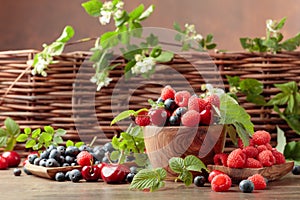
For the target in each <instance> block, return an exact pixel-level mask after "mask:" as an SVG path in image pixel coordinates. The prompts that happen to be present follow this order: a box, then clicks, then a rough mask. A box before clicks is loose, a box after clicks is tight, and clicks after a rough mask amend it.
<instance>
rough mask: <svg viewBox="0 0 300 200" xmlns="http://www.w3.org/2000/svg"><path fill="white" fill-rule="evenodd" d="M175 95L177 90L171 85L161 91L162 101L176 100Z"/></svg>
mask: <svg viewBox="0 0 300 200" xmlns="http://www.w3.org/2000/svg"><path fill="white" fill-rule="evenodd" d="M175 93H176V92H175V90H174V89H173V88H172V87H171V86H170V85H167V86H165V87H164V88H163V89H162V90H161V94H160V97H161V98H162V100H166V99H174V98H175Z"/></svg>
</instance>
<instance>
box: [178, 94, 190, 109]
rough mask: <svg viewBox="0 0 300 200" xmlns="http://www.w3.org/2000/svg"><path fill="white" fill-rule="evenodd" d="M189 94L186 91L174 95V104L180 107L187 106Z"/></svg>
mask: <svg viewBox="0 0 300 200" xmlns="http://www.w3.org/2000/svg"><path fill="white" fill-rule="evenodd" d="M190 97H191V94H190V93H189V92H188V91H180V92H176V94H175V102H176V104H177V105H178V106H180V107H186V106H188V102H189V98H190Z"/></svg>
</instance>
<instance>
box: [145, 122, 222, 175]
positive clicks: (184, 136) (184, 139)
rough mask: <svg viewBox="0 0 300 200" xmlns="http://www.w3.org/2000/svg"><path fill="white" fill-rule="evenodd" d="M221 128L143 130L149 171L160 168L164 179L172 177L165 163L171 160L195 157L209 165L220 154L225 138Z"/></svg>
mask: <svg viewBox="0 0 300 200" xmlns="http://www.w3.org/2000/svg"><path fill="white" fill-rule="evenodd" d="M224 129H225V128H224V126H223V125H210V126H199V127H186V126H169V127H158V126H145V127H144V128H143V132H144V141H145V146H146V151H147V154H148V157H149V160H150V163H151V165H152V167H153V168H157V167H163V168H165V169H166V170H167V172H168V176H169V177H173V176H174V175H175V174H174V173H173V172H172V171H171V170H170V168H169V166H168V162H169V160H170V159H171V158H172V157H181V158H185V157H186V156H188V155H195V156H197V157H198V158H200V159H201V161H202V162H203V163H204V164H205V165H208V164H213V157H214V155H215V154H217V153H221V152H223V149H224V146H225V140H226V134H225V130H224Z"/></svg>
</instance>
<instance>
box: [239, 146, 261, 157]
mask: <svg viewBox="0 0 300 200" xmlns="http://www.w3.org/2000/svg"><path fill="white" fill-rule="evenodd" d="M243 152H244V153H245V154H246V155H247V157H248V158H255V157H256V156H257V155H258V150H257V149H256V148H255V147H254V146H247V147H245V148H244V149H243Z"/></svg>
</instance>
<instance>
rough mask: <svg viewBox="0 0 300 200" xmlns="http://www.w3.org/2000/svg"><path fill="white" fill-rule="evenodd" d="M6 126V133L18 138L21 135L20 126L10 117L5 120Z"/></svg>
mask: <svg viewBox="0 0 300 200" xmlns="http://www.w3.org/2000/svg"><path fill="white" fill-rule="evenodd" d="M4 125H5V127H6V131H7V133H8V134H9V135H11V136H16V135H18V134H19V133H20V127H19V125H18V124H17V123H16V122H15V121H14V120H13V119H11V118H10V117H8V118H6V119H5V121H4Z"/></svg>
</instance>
